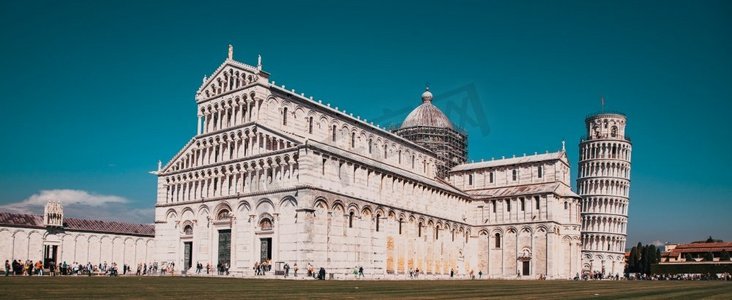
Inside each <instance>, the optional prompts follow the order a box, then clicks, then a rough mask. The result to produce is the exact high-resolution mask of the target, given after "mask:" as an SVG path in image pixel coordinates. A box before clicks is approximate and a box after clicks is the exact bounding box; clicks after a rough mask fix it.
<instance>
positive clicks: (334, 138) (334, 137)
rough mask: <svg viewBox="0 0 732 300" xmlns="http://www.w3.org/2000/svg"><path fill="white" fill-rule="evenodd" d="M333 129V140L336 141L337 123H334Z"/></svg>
mask: <svg viewBox="0 0 732 300" xmlns="http://www.w3.org/2000/svg"><path fill="white" fill-rule="evenodd" d="M332 131H333V132H332V134H333V137H332V138H333V141H334V142H335V141H336V126H335V125H333V128H332Z"/></svg>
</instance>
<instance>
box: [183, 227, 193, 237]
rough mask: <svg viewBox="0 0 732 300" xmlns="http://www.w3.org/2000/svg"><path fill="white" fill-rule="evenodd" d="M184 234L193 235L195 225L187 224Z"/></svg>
mask: <svg viewBox="0 0 732 300" xmlns="http://www.w3.org/2000/svg"><path fill="white" fill-rule="evenodd" d="M183 234H185V235H193V226H191V225H186V227H184V228H183Z"/></svg>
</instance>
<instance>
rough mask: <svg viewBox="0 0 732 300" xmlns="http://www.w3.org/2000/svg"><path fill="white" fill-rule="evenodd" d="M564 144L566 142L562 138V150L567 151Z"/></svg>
mask: <svg viewBox="0 0 732 300" xmlns="http://www.w3.org/2000/svg"><path fill="white" fill-rule="evenodd" d="M565 144H566V143H565V142H564V140H562V152H564V151H567V148H566V147H565V146H566V145H565Z"/></svg>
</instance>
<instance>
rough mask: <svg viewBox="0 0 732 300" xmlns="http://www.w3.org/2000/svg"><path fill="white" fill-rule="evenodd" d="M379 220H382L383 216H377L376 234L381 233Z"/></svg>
mask: <svg viewBox="0 0 732 300" xmlns="http://www.w3.org/2000/svg"><path fill="white" fill-rule="evenodd" d="M379 219H381V215H379V214H376V232H379Z"/></svg>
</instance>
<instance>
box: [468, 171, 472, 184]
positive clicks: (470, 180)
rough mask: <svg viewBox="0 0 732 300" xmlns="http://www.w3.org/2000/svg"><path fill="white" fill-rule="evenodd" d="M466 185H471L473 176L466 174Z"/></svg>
mask: <svg viewBox="0 0 732 300" xmlns="http://www.w3.org/2000/svg"><path fill="white" fill-rule="evenodd" d="M468 185H473V174H468Z"/></svg>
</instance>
